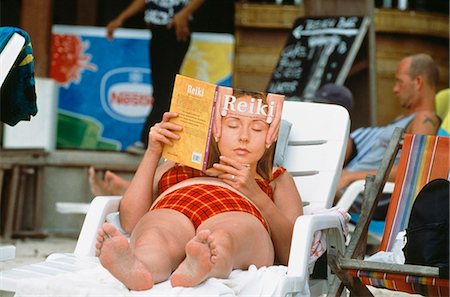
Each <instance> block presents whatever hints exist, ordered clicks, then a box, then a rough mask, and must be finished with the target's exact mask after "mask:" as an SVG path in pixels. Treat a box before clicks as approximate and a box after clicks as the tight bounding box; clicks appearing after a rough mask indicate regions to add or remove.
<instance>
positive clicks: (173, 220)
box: [96, 209, 195, 290]
mask: <svg viewBox="0 0 450 297" xmlns="http://www.w3.org/2000/svg"><path fill="white" fill-rule="evenodd" d="M174 226H176V227H175V228H174ZM194 235H195V230H194V226H193V225H192V223H191V221H190V220H189V219H188V218H187V217H186V216H184V215H183V214H181V213H179V212H176V211H173V210H170V209H157V210H154V211H150V212H148V213H147V214H146V215H145V216H144V217H142V219H141V220H140V221H139V223H138V224H137V225H136V227H135V228H134V230H133V232H132V234H131V238H130V241H129V242H128V239H127V238H126V237H125V236H124V235H122V234H121V233H120V232H119V231H118V230H117V229H116V228H115V227H114V226H113V225H111V224H109V223H105V224H104V225H103V227H102V228H101V229H100V230H99V233H98V235H97V244H96V248H97V255H98V256H99V259H100V262H101V263H102V265H103V266H104V267H105V268H106V269H107V270H108V271H109V272H111V274H112V275H114V277H116V278H117V279H118V280H120V281H121V282H122V283H123V284H124V285H125V286H126V287H127V288H128V289H130V290H146V289H150V288H151V287H153V285H154V284H155V283H159V282H162V281H165V280H167V279H168V278H169V276H170V274H171V273H172V271H173V270H175V268H176V267H178V265H179V264H180V263H181V262H182V261H183V259H184V258H185V246H186V243H187V242H189V240H191V239H192V237H194Z"/></svg>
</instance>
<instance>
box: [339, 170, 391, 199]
mask: <svg viewBox="0 0 450 297" xmlns="http://www.w3.org/2000/svg"><path fill="white" fill-rule="evenodd" d="M397 168H398V165H396V164H394V165H392V168H391V171H390V172H389V176H388V179H387V181H392V182H393V181H395V177H396V175H397ZM368 174H373V175H376V174H377V171H376V170H361V171H348V170H345V169H344V170H342V173H341V177H340V178H339V182H338V185H337V189H336V192H339V191H342V190H343V189H344V188H345V187H347V186H348V185H350V184H351V183H352V182H354V181H357V180H360V179H363V180H364V179H366V176H367V175H368Z"/></svg>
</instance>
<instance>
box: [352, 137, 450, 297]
mask: <svg viewBox="0 0 450 297" xmlns="http://www.w3.org/2000/svg"><path fill="white" fill-rule="evenodd" d="M449 139H450V138H449V137H444V136H426V135H411V134H405V136H404V141H403V146H402V151H401V156H400V161H399V164H398V171H397V177H396V180H395V188H394V191H393V193H392V198H391V203H390V205H389V209H388V213H387V216H386V227H385V229H384V234H383V239H382V241H381V244H380V248H379V249H380V251H390V250H391V248H392V245H393V243H394V240H395V237H396V236H397V234H398V232H399V231H401V230H404V229H406V227H407V225H408V221H409V214H410V213H411V209H412V205H413V203H414V199H415V197H416V196H417V194H418V193H419V191H420V190H421V189H422V187H423V186H424V185H425V184H426V183H428V182H429V181H431V180H433V179H436V178H446V179H449V172H450V171H449V170H450V164H449V162H450V160H449ZM347 272H348V274H349V275H351V276H353V277H358V278H360V279H361V281H362V282H363V283H364V284H366V285H372V286H375V287H380V288H387V289H391V290H396V291H402V292H407V293H419V294H421V295H425V296H449V280H448V279H440V278H434V277H418V276H413V275H405V274H400V273H382V272H373V271H363V270H348V271H347Z"/></svg>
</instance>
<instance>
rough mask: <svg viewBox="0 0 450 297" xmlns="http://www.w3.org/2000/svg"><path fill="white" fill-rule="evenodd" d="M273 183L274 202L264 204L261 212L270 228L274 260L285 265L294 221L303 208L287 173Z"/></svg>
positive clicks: (291, 179)
mask: <svg viewBox="0 0 450 297" xmlns="http://www.w3.org/2000/svg"><path fill="white" fill-rule="evenodd" d="M274 182H275V186H274V193H273V200H274V201H273V203H266V206H265V207H263V208H261V211H262V212H263V214H264V216H265V217H266V219H267V221H268V222H269V226H270V228H271V229H270V230H271V237H272V242H273V245H274V248H275V255H276V257H277V259H276V260H277V261H278V262H280V263H283V264H287V263H288V260H289V253H290V247H291V241H292V232H293V229H294V224H295V220H296V219H297V218H298V217H299V216H301V215H303V206H302V202H301V197H300V194H299V193H298V191H297V188H296V186H295V183H294V179H293V178H292V176H291V175H290V174H289V173H288V172H285V173H283V174H282V175H280V176H279V177H278V178H277V179H276V180H275V181H274ZM269 201H270V200H269ZM270 202H271V201H270Z"/></svg>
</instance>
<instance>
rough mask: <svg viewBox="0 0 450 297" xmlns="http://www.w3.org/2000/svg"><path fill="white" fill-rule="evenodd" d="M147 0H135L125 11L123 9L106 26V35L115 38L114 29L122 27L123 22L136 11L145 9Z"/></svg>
mask: <svg viewBox="0 0 450 297" xmlns="http://www.w3.org/2000/svg"><path fill="white" fill-rule="evenodd" d="M144 7H145V0H133V2H131V4H130V5H128V7H127V8H125V10H124V11H122V12H121V13H120V14H119V15H118V16H117V17H116V18H115V19H114V20H112V21H111V22H109V23H108V25H107V26H106V36H107V37H108V39H110V40H111V39H113V34H114V31H115V30H116V29H117V28H119V27H121V26H122V25H123V23H124V22H125V21H126V20H128V19H129V18H130V17H132V16H134V15H135V14H136V13H138V12H139V11H141V10H142V9H144Z"/></svg>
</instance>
